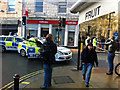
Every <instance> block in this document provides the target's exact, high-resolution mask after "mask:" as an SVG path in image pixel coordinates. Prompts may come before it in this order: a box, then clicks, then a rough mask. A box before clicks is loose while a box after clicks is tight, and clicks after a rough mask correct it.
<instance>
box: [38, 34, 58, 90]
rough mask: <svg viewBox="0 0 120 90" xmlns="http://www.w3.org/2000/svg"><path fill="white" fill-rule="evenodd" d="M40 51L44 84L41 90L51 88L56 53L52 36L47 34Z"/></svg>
mask: <svg viewBox="0 0 120 90" xmlns="http://www.w3.org/2000/svg"><path fill="white" fill-rule="evenodd" d="M41 49H42V51H41V52H40V54H41V56H42V59H43V68H44V84H43V86H42V87H40V88H41V89H45V88H47V87H51V79H52V68H53V64H54V62H55V54H56V53H57V46H56V44H55V43H54V42H53V35H52V34H47V36H46V41H45V42H44V43H43V45H42V46H41Z"/></svg>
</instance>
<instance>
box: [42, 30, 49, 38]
mask: <svg viewBox="0 0 120 90" xmlns="http://www.w3.org/2000/svg"><path fill="white" fill-rule="evenodd" d="M47 34H49V28H42V29H41V37H46V35H47Z"/></svg>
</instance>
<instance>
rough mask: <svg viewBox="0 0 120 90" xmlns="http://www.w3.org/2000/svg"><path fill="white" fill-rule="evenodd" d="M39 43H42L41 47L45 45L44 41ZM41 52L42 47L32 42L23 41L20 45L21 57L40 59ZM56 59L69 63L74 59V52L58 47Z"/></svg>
mask: <svg viewBox="0 0 120 90" xmlns="http://www.w3.org/2000/svg"><path fill="white" fill-rule="evenodd" d="M39 42H41V45H42V44H43V40H39ZM39 50H40V47H38V46H37V45H36V43H35V42H31V41H23V42H21V43H19V45H18V53H20V55H21V56H28V59H31V58H39V55H40V52H39ZM55 58H56V61H69V60H71V59H72V52H71V51H70V49H68V48H65V47H57V53H56V55H55Z"/></svg>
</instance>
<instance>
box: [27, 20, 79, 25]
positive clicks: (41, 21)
mask: <svg viewBox="0 0 120 90" xmlns="http://www.w3.org/2000/svg"><path fill="white" fill-rule="evenodd" d="M27 23H28V24H30V23H32V24H58V21H49V20H27ZM66 24H67V25H77V24H78V21H66Z"/></svg>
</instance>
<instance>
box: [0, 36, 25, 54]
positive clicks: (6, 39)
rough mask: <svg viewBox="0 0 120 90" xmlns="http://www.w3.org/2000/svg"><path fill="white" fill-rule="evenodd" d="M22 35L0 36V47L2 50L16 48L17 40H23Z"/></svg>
mask: <svg viewBox="0 0 120 90" xmlns="http://www.w3.org/2000/svg"><path fill="white" fill-rule="evenodd" d="M23 41H24V39H23V38H22V37H13V36H4V35H2V36H0V46H1V47H2V52H5V51H6V50H16V51H17V49H18V44H19V42H23Z"/></svg>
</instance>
